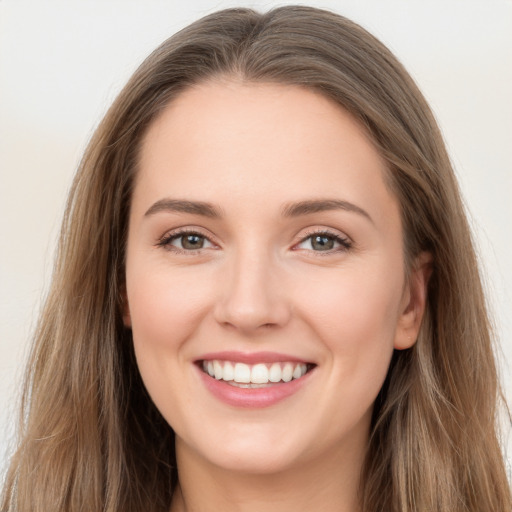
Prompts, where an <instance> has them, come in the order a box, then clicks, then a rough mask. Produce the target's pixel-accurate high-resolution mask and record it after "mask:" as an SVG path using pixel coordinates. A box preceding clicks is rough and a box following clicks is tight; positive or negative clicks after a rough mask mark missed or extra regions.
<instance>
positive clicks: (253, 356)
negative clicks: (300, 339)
mask: <svg viewBox="0 0 512 512" xmlns="http://www.w3.org/2000/svg"><path fill="white" fill-rule="evenodd" d="M214 359H217V360H219V361H233V362H235V363H245V364H257V363H285V362H288V361H289V362H290V363H309V362H311V361H305V360H304V359H300V358H298V357H294V356H289V355H287V354H279V353H277V352H251V353H250V354H248V353H245V352H236V351H224V352H210V353H209V354H204V355H203V356H201V357H199V358H198V359H197V361H205V360H206V361H213V360H214Z"/></svg>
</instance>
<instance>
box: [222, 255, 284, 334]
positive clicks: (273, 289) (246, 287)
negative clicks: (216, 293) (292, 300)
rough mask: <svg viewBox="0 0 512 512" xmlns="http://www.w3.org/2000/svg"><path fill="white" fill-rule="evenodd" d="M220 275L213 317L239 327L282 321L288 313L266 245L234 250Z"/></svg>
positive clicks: (282, 322)
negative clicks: (221, 284) (221, 283)
mask: <svg viewBox="0 0 512 512" xmlns="http://www.w3.org/2000/svg"><path fill="white" fill-rule="evenodd" d="M225 272H226V274H225V276H224V278H223V279H222V281H223V283H224V286H223V293H222V296H221V297H220V300H219V303H218V304H217V320H218V321H219V322H220V323H222V324H225V325H226V324H229V325H231V326H233V327H236V328H238V329H240V330H244V331H248V330H253V329H258V328H260V327H269V326H278V325H284V324H285V323H286V321H287V319H288V317H289V306H288V304H287V301H286V298H285V294H284V290H283V288H282V286H281V285H282V283H280V281H281V279H280V272H279V266H278V264H277V261H276V258H275V257H274V256H273V254H272V252H271V251H270V250H268V248H262V247H244V248H240V249H239V250H236V251H234V253H233V255H232V257H231V258H229V261H228V263H227V268H226V269H225Z"/></svg>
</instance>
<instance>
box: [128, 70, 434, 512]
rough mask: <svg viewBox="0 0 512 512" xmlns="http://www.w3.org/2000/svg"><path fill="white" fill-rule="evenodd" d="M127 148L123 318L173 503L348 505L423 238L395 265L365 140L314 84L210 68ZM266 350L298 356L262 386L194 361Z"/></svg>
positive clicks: (416, 293) (384, 197)
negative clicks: (232, 75) (207, 76)
mask: <svg viewBox="0 0 512 512" xmlns="http://www.w3.org/2000/svg"><path fill="white" fill-rule="evenodd" d="M139 163H140V166H139V171H138V176H137V180H136V184H135V188H134V192H133V198H132V205H131V213H130V226H129V236H128V247H127V262H126V310H125V315H124V321H125V323H126V325H127V326H130V327H131V328H132V331H133V340H134V345H135V352H136V356H137V362H138V365H139V368H140V372H141V375H142V378H143V380H144V383H145V385H146V387H147V389H148V391H149V393H150V395H151V397H152V399H153V401H154V402H155V404H156V406H157V407H158V408H159V410H160V411H161V413H162V414H163V416H164V417H165V418H166V420H167V421H168V422H169V424H170V425H171V426H172V428H173V429H174V431H175V433H176V450H177V459H178V471H179V480H180V483H179V489H178V491H177V493H176V495H175V499H174V501H173V508H172V510H173V511H185V510H186V511H192V510H194V511H195V510H200V511H202V512H204V511H209V510H223V511H230V510H237V511H244V512H248V511H251V512H252V511H258V512H260V511H261V510H265V511H273V510H276V511H277V510H279V511H283V510H293V511H302V510H311V509H312V507H314V508H315V509H317V510H325V511H330V510H333V511H334V510H336V511H356V510H358V506H357V485H358V483H359V471H360V469H361V465H362V461H363V459H364V452H365V447H366V444H367V441H368V433H369V425H370V417H371V411H372V405H373V402H374V400H375V398H376V396H377V394H378V392H379V390H380V388H381V386H382V383H383V381H384V378H385V376H386V372H387V369H388V365H389V361H390V358H391V355H392V352H393V350H394V349H405V348H408V347H410V346H411V345H412V344H413V343H414V341H415V339H416V336H417V333H418V329H419V325H420V322H421V317H422V314H423V308H424V303H425V293H426V292H425V289H426V281H427V276H428V271H427V265H426V264H425V262H426V261H427V260H428V258H427V257H426V256H425V255H422V256H421V257H420V258H418V259H417V260H416V263H415V266H414V268H413V269H412V271H411V273H410V277H409V279H408V281H407V282H406V280H405V273H404V255H403V245H404V244H403V235H402V225H401V221H400V213H399V205H398V203H397V201H396V199H395V198H394V196H393V194H392V193H391V191H390V189H389V187H388V186H387V185H386V183H385V174H386V172H387V169H386V165H385V163H384V161H383V160H382V158H381V157H380V155H379V153H378V152H377V151H376V149H375V147H374V146H373V145H372V143H371V142H370V140H369V138H368V137H367V136H366V134H365V132H364V130H363V128H362V127H361V126H360V125H359V123H358V122H356V121H355V120H354V119H353V118H352V116H351V115H349V114H348V113H347V112H346V111H344V110H343V109H341V108H340V107H339V106H337V105H335V104H334V103H332V102H331V101H330V100H328V99H326V98H324V97H323V96H321V95H319V94H317V93H315V92H312V91H309V90H306V89H301V88H298V87H293V86H283V85H275V84H274V85H271V84H247V83H241V82H237V81H235V80H233V81H230V80H227V79H226V80H218V81H215V82H214V81H212V82H208V83H205V84H201V85H198V86H195V87H192V88H189V89H188V90H186V91H185V92H184V93H182V94H181V95H180V96H179V97H178V98H177V99H176V100H174V101H173V102H172V103H171V104H170V105H169V106H168V107H167V108H166V110H165V111H164V112H163V113H162V114H161V115H160V117H159V118H158V119H157V120H156V121H155V122H154V123H153V124H152V125H151V126H150V129H149V130H148V133H147V134H146V136H145V139H144V142H143V146H142V149H141V154H140V162H139ZM226 352H229V354H226ZM219 353H220V355H219ZM272 358H274V359H275V360H277V361H279V362H282V363H283V364H284V363H285V362H286V361H287V360H292V361H301V362H304V363H305V364H307V368H308V372H307V373H306V374H305V375H304V376H302V377H300V378H298V379H297V380H295V381H293V382H292V384H294V385H295V388H294V389H292V390H291V391H290V393H284V394H285V395H286V396H279V397H278V399H274V398H271V399H269V400H267V401H265V400H266V398H265V397H266V396H267V394H268V395H269V396H271V395H272V391H265V389H267V390H268V387H267V388H265V387H264V388H263V391H261V389H262V388H256V389H254V390H252V389H242V390H241V391H240V388H236V387H233V386H230V385H229V384H228V383H223V382H221V381H219V380H216V379H215V377H210V376H209V375H207V374H206V373H205V372H204V371H203V370H202V365H203V361H204V360H206V363H205V367H206V366H207V362H208V360H212V359H221V361H222V359H226V360H231V361H232V362H235V363H236V362H237V360H239V361H242V362H244V361H245V362H252V363H253V364H255V363H257V362H258V359H262V361H261V362H262V363H263V364H266V365H267V366H270V365H271V362H270V359H272ZM212 364H213V363H212ZM212 383H215V384H212ZM209 384H212V385H214V386H217V388H216V389H217V390H219V389H220V391H219V392H218V393H215V392H213V391H212V388H211V386H210V385H209ZM219 386H220V388H219ZM269 386H271V387H273V388H274V389H275V388H277V387H278V386H283V388H282V389H288V388H286V386H288V384H284V383H276V384H270V385H269ZM228 388H229V391H228ZM223 390H226V393H224V392H223ZM233 390H234V391H233ZM231 391H233V392H234V394H235V395H234V396H235V399H234V402H233V401H230V400H226V399H225V396H224V395H225V394H227V395H229V393H230V392H231ZM253 392H254V394H255V395H254V396H256V395H258V394H259V395H258V396H261V397H263V398H264V399H263V402H261V401H259V400H256V399H255V400H253V401H252V402H251V396H253V395H251V393H253ZM223 393H224V394H223ZM266 393H267V394H266ZM278 394H279V393H278ZM244 396H245V397H246V398H247V400H245V399H244Z"/></svg>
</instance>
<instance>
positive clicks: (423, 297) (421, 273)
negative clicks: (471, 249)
mask: <svg viewBox="0 0 512 512" xmlns="http://www.w3.org/2000/svg"><path fill="white" fill-rule="evenodd" d="M432 260H433V259H432V255H431V254H430V253H429V252H422V253H421V254H420V255H419V256H417V257H416V258H415V260H414V263H413V265H412V268H411V273H410V276H409V280H408V282H407V283H406V284H405V287H404V293H403V297H402V303H401V305H400V308H401V309H400V316H399V318H398V323H397V329H396V333H395V343H394V347H395V349H397V350H404V349H406V348H411V347H412V346H413V345H414V344H415V343H416V339H417V338H418V333H419V330H420V326H421V320H422V319H423V314H424V313H425V305H426V302H427V288H428V281H429V279H430V275H431V274H432Z"/></svg>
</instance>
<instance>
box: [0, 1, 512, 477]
mask: <svg viewBox="0 0 512 512" xmlns="http://www.w3.org/2000/svg"><path fill="white" fill-rule="evenodd" d="M286 3H297V2H271V1H254V2H248V1H243V0H239V1H234V2H233V1H213V0H189V1H188V2H181V1H179V2H176V1H173V0H168V1H165V2H164V1H151V0H145V1H143V0H139V1H130V0H123V1H109V0H103V1H90V0H89V1H77V0H68V1H66V2H51V1H45V2H37V1H33V2H24V1H19V0H18V1H17V0H12V1H6V0H3V1H2V0H0V473H1V472H2V467H5V461H6V458H7V456H8V453H9V451H10V450H11V449H12V439H13V435H14V425H15V411H16V407H17V404H18V398H19V392H20V382H21V377H22V372H23V366H24V360H25V358H26V355H27V352H28V345H29V339H30V335H31V332H32V331H33V329H34V326H35V322H36V319H37V316H38V312H39V307H40V304H41V300H42V299H43V297H44V295H45V291H46V290H47V287H48V284H49V282H50V277H51V269H52V261H53V251H54V246H55V241H56V237H57V233H58V229H59V224H60V220H61V216H62V212H63V207H64V203H65V198H66V193H67V190H68V188H69V186H70V183H71V179H72V176H73V173H74V171H75V169H76V167H77V164H78V161H79V159H80V155H81V153H82V151H83V149H84V148H85V145H86V143H87V141H88V139H89V138H90V136H91V134H92V132H93V130H94V127H95V126H96V125H97V123H98V121H99V120H100V118H101V117H102V115H103V114H104V112H105V111H106V109H107V107H108V106H109V104H110V103H111V102H112V100H113V99H114V97H115V96H116V94H117V93H118V92H119V90H120V89H121V87H122V86H123V84H124V83H125V81H126V80H127V79H128V77H129V76H130V75H131V73H132V72H133V71H134V70H135V68H136V67H137V65H138V64H139V63H140V62H141V61H142V60H143V59H144V57H145V56H146V55H147V54H148V53H149V52H150V51H151V50H152V49H153V48H155V47H156V46H157V45H158V44H159V43H160V42H162V41H163V40H164V39H166V38H167V37H169V36H170V35H171V34H172V33H174V32H175V31H177V30H178V29H180V28H182V27H184V26H185V25H187V24H188V23H190V22H192V21H193V20H195V19H197V18H199V17H201V16H203V15H205V14H207V13H210V12H212V11H214V10H217V9H220V8H225V7H231V6H235V5H238V6H249V7H255V8H257V9H258V10H267V9H269V8H271V7H275V6H277V5H284V4H286ZM307 3H308V4H309V5H315V6H317V7H322V8H328V9H332V10H335V11H337V12H338V13H340V14H343V15H345V16H347V17H349V18H352V19H353V20H355V21H357V22H359V23H360V24H362V25H363V26H364V27H365V28H367V29H369V30H370V32H372V33H373V34H375V35H376V36H377V37H379V38H380V39H381V40H382V41H383V42H384V43H385V44H387V45H388V46H389V47H390V48H391V49H392V50H393V51H394V52H395V54H396V55H397V56H398V58H399V59H400V60H401V61H402V62H403V63H404V64H405V66H406V67H407V69H408V70H409V71H410V73H411V74H412V76H413V77H414V78H415V80H416V81H417V82H418V83H419V85H420V88H421V89H422V91H423V92H424V94H425V96H426V97H427V100H428V101H429V102H430V104H431V106H432V108H433V110H434V112H435V114H436V116H437V119H438V121H439V123H440V126H441V129H442V131H443V133H444V136H445V139H446V142H447V145H448V149H449V152H450V155H451V157H452V160H453V163H454V166H455V169H456V172H457V175H458V178H459V180H460V183H461V187H462V190H463V193H464V196H465V199H466V203H467V206H468V209H469V211H470V218H471V223H472V226H473V229H474V233H475V237H476V241H477V245H478V250H479V254H480V256H481V261H482V265H483V270H484V278H485V282H486V287H487V294H488V299H489V304H490V306H491V308H492V310H493V312H494V316H495V319H496V332H497V335H498V339H499V346H500V347H501V350H500V353H499V360H500V366H501V370H502V377H503V383H504V387H505V391H506V393H507V396H508V400H509V402H510V401H511V399H512V371H511V366H512V341H511V340H512V228H511V225H512V150H511V146H512V1H511V0H481V1H471V0H442V1H441V0H429V1H428V2H426V1H421V0H401V1H399V0H359V1H344V0H330V1H329V0H324V1H315V0H313V1H310V2H307ZM508 437H510V432H509V433H508ZM509 444H510V441H509ZM508 453H509V457H508V458H509V461H510V460H511V454H512V451H511V449H510V448H509V452H508Z"/></svg>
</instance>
